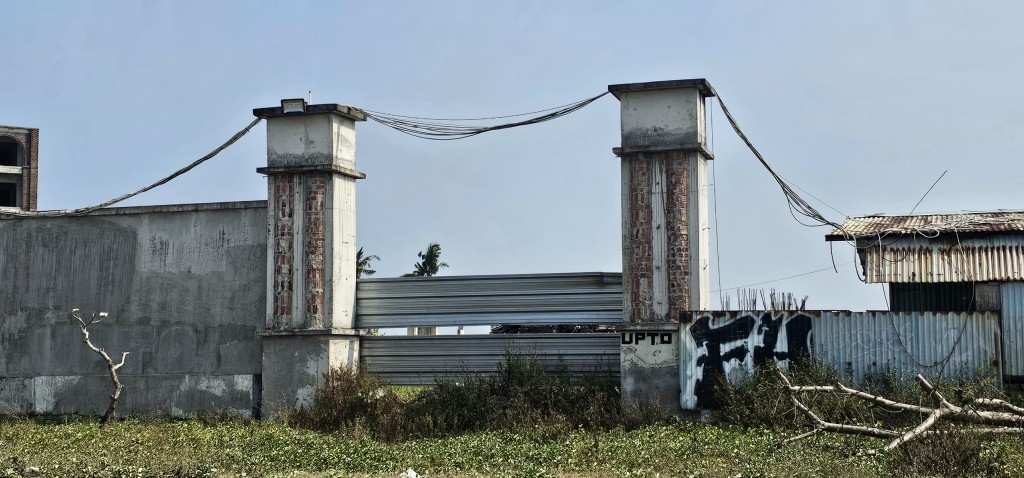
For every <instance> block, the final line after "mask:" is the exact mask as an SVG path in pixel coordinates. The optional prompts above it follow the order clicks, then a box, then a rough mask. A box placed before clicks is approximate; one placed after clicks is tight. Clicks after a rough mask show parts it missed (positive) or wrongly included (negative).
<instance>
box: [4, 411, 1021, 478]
mask: <svg viewBox="0 0 1024 478" xmlns="http://www.w3.org/2000/svg"><path fill="white" fill-rule="evenodd" d="M780 438H782V434H780V433H779V432H774V431H766V430H743V429H723V428H719V427H716V426H712V425H707V424H699V423H683V422H680V423H676V424H671V425H661V426H652V427H645V428H642V429H638V430H634V431H628V432H627V431H624V430H621V429H617V430H611V431H607V432H601V433H589V432H585V431H576V432H571V433H568V434H566V435H565V436H561V437H558V438H557V439H552V438H551V437H546V436H544V437H539V436H531V433H529V432H520V433H508V432H480V433H473V434H467V435H461V436H456V437H450V438H440V439H423V440H412V441H405V442H398V443H382V442H378V441H375V440H373V439H368V438H367V439H358V438H353V437H352V436H351V435H350V434H346V433H322V432H315V431H308V430H299V429H294V428H290V427H287V426H284V425H281V424H279V423H270V424H261V423H252V424H244V423H221V424H218V425H207V424H204V423H203V422H202V421H200V420H188V421H166V422H164V421H127V422H122V423H117V424H113V425H110V426H108V427H107V428H105V429H101V428H100V427H99V426H98V425H97V424H95V423H91V422H79V423H69V424H60V423H50V424H41V423H39V422H36V421H30V420H20V421H13V422H6V423H3V424H2V425H0V441H2V442H3V443H2V445H0V463H2V464H0V472H2V476H21V475H20V473H21V472H22V471H23V470H25V469H26V468H27V467H32V466H34V467H38V468H39V470H40V473H41V474H42V475H44V476H69V477H70V476H110V477H116V476H123V477H129V476H132V477H133V476H278V475H283V476H288V475H294V476H305V475H306V474H309V475H311V476H349V475H368V476H393V477H397V476H398V475H399V474H400V473H402V472H403V471H404V470H406V469H407V468H412V469H413V470H415V471H416V472H418V473H420V474H423V475H426V476H531V477H532V476H550V475H555V476H655V475H656V474H659V473H660V474H661V475H662V476H689V475H697V476H723V477H724V476H738V475H742V476H821V475H824V474H828V475H830V476H835V477H839V476H884V475H888V474H889V473H888V468H887V466H886V462H885V461H884V460H877V459H870V458H865V457H858V456H856V450H858V449H860V448H863V447H865V446H867V443H865V441H864V440H859V439H850V438H846V437H822V438H817V439H813V440H808V441H807V442H805V443H801V444H799V445H796V446H791V447H787V448H786V449H785V450H779V449H777V448H776V444H777V442H778V440H779V439H780ZM1001 446H1002V447H1003V448H1009V447H1010V446H1011V444H1010V443H1009V442H1007V443H1006V444H1005V445H1001ZM1004 452H1006V453H1007V455H1008V456H1011V457H1012V461H1011V462H1008V463H1007V468H1005V470H1002V471H1004V473H1003V474H1004V475H1006V476H1014V475H1015V474H1016V476H1020V475H1021V474H1022V473H1024V456H1022V453H1024V452H1021V451H1019V450H1018V451H1017V452H1016V453H1009V450H1002V451H1000V453H1004Z"/></svg>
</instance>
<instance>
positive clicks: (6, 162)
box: [0, 138, 21, 166]
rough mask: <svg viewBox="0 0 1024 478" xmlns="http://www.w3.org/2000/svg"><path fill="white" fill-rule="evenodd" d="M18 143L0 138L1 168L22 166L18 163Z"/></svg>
mask: <svg viewBox="0 0 1024 478" xmlns="http://www.w3.org/2000/svg"><path fill="white" fill-rule="evenodd" d="M18 149H19V148H18V143H15V142H13V141H11V140H9V139H6V138H0V166H21V164H19V163H20V162H19V161H18Z"/></svg>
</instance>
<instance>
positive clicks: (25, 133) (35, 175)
mask: <svg viewBox="0 0 1024 478" xmlns="http://www.w3.org/2000/svg"><path fill="white" fill-rule="evenodd" d="M0 136H5V137H8V138H11V139H13V140H14V141H15V142H17V143H18V145H19V146H21V150H22V151H23V152H24V154H25V159H24V163H23V164H21V168H22V169H21V208H22V209H24V210H26V211H35V210H36V208H37V207H38V204H37V202H38V196H39V130H38V129H36V128H18V127H11V126H0Z"/></svg>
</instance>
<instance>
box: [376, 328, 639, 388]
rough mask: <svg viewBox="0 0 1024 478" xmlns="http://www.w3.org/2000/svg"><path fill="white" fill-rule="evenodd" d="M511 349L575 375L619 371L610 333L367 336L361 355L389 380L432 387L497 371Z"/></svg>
mask: <svg viewBox="0 0 1024 478" xmlns="http://www.w3.org/2000/svg"><path fill="white" fill-rule="evenodd" d="M508 352H514V353H517V354H527V355H536V356H537V357H539V358H540V359H541V360H542V361H544V362H546V363H548V364H549V365H550V366H552V367H556V368H557V367H563V366H564V367H565V368H566V369H567V370H569V371H571V372H573V373H575V374H584V373H598V374H607V375H611V376H614V377H618V375H619V334H610V333H584V334H506V335H428V336H381V337H365V338H364V339H363V342H362V350H361V351H360V359H361V360H362V363H363V365H364V366H366V367H367V368H368V369H369V370H371V371H373V372H374V373H376V374H378V375H380V376H381V377H382V378H384V380H386V381H388V382H390V383H394V384H413V385H427V384H431V383H434V381H435V380H436V379H437V378H446V379H454V380H458V378H459V377H460V376H462V375H465V374H467V373H480V372H483V373H490V372H494V371H496V370H497V368H498V364H499V363H501V361H502V360H503V359H504V357H505V354H506V353H508Z"/></svg>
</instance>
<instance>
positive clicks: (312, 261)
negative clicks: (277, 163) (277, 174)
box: [303, 175, 328, 328]
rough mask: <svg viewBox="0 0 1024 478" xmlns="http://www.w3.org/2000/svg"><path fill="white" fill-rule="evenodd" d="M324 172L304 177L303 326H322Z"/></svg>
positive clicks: (325, 189) (325, 187) (324, 219)
mask: <svg viewBox="0 0 1024 478" xmlns="http://www.w3.org/2000/svg"><path fill="white" fill-rule="evenodd" d="M327 181H328V178H327V176H326V175H315V176H314V175H307V176H306V188H305V189H306V210H305V220H304V221H303V222H304V224H305V230H304V232H303V234H304V239H305V248H304V252H305V258H306V261H305V262H306V263H305V280H306V282H305V295H306V297H305V301H306V303H305V307H306V320H305V322H306V323H305V326H306V327H312V328H320V327H323V325H324V264H325V262H326V261H325V258H324V248H325V246H326V242H325V241H326V238H325V235H324V225H325V222H326V220H327V218H326V217H325V216H324V215H325V212H326V209H325V202H326V196H327Z"/></svg>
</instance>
